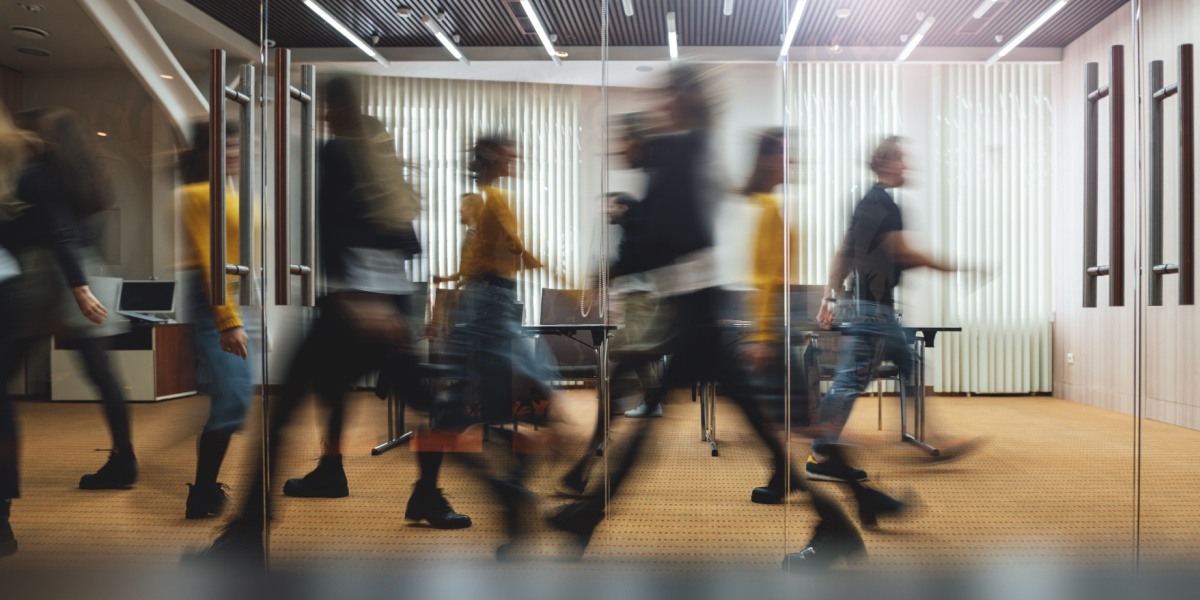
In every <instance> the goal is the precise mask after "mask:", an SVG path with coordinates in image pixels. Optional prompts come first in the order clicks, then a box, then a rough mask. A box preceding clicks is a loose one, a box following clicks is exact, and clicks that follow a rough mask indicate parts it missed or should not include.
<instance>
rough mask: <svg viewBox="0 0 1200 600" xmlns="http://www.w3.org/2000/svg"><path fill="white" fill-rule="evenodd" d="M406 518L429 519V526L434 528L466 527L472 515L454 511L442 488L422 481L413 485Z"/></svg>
mask: <svg viewBox="0 0 1200 600" xmlns="http://www.w3.org/2000/svg"><path fill="white" fill-rule="evenodd" d="M404 518H405V519H408V520H410V521H418V522H419V521H428V522H429V526H430V527H433V528H434V529H465V528H467V527H470V526H471V517H468V516H467V515H464V514H461V513H457V512H454V508H453V507H451V506H450V501H449V500H446V496H445V495H444V494H442V490H440V489H438V488H436V487H433V486H432V485H426V484H424V483H422V482H420V481H418V482H417V484H416V485H415V486H413V493H412V496H409V498H408V507H407V508H406V509H405V510H404Z"/></svg>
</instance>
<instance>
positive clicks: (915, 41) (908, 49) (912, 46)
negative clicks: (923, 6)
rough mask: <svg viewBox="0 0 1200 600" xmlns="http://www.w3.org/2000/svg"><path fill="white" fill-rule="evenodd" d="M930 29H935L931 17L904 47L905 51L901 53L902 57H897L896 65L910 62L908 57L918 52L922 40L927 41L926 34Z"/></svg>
mask: <svg viewBox="0 0 1200 600" xmlns="http://www.w3.org/2000/svg"><path fill="white" fill-rule="evenodd" d="M930 27H933V17H929V18H928V19H925V22H924V23H921V27H920V28H918V29H917V32H916V33H914V34H913V36H912V38H910V39H909V40H908V45H907V46H905V47H904V50H903V51H902V52H901V53H900V56H897V57H896V64H900V63H902V62H904V61H906V60H908V55H910V54H912V53H913V50H916V49H917V46H919V45H921V40H923V39H925V34H926V33H929V28H930Z"/></svg>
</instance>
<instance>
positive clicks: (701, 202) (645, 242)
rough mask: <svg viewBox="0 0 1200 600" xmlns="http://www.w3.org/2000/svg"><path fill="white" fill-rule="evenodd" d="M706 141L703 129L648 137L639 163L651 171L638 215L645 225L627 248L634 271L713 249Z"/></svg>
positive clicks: (711, 207)
mask: <svg viewBox="0 0 1200 600" xmlns="http://www.w3.org/2000/svg"><path fill="white" fill-rule="evenodd" d="M708 143H709V135H708V132H707V131H706V130H703V129H693V130H691V131H686V132H681V133H671V134H666V135H660V136H655V137H653V138H650V139H648V140H646V142H645V145H644V146H643V148H642V153H641V155H642V159H641V164H640V165H639V166H641V167H643V168H644V169H645V170H646V173H647V175H649V182H648V183H647V185H646V198H645V200H643V201H642V202H641V209H642V212H641V215H640V218H642V219H644V221H643V223H644V226H645V229H644V231H643V232H642V233H641V234H640V235H638V236H637V238H639V239H637V240H635V242H634V244H636V245H634V246H630V247H629V252H631V253H634V254H636V255H637V257H638V258H637V264H635V265H632V266H631V268H633V269H635V270H634V271H632V272H641V271H647V270H650V269H655V268H658V267H662V266H665V265H669V264H672V263H674V262H676V261H677V260H678V259H679V258H681V257H683V256H685V255H687V254H689V253H692V252H695V251H697V250H702V249H704V248H709V247H712V245H713V222H712V212H713V208H714V207H713V206H712V203H711V202H710V201H709V200H708V199H709V198H710V197H711V194H712V193H713V191H714V190H710V189H706V186H707V181H708V177H707V175H708V174H707V173H705V172H704V169H705V168H706V165H705V159H706V157H707V156H708ZM631 210H632V209H631ZM622 252H623V253H624V250H623V251H622Z"/></svg>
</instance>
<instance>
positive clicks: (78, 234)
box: [0, 108, 138, 490]
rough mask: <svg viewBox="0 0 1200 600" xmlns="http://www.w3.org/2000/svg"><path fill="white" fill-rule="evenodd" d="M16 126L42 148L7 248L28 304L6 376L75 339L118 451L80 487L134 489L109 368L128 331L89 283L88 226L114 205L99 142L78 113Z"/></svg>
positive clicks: (23, 120)
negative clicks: (26, 359)
mask: <svg viewBox="0 0 1200 600" xmlns="http://www.w3.org/2000/svg"><path fill="white" fill-rule="evenodd" d="M17 125H18V126H19V127H21V128H22V129H25V130H26V131H29V132H31V133H32V134H33V135H35V136H36V137H37V139H38V140H39V141H38V143H37V145H36V148H35V150H34V156H33V158H32V160H31V161H30V163H29V164H28V165H27V166H26V167H25V169H24V171H22V173H21V176H20V179H19V180H18V182H17V190H16V195H17V198H18V199H20V200H21V201H22V202H25V203H27V204H28V205H29V206H30V208H29V210H28V211H27V212H26V214H24V215H22V216H21V222H22V226H21V227H19V228H14V229H15V230H16V231H14V233H15V236H14V239H11V240H9V241H8V242H7V243H9V244H11V246H10V247H15V248H16V250H15V251H14V254H16V255H17V256H18V258H19V259H20V262H21V269H22V275H21V277H20V279H21V281H20V290H21V291H19V292H17V294H18V295H19V296H21V297H18V298H15V300H16V301H18V302H20V303H21V308H20V309H19V311H18V312H19V314H21V315H22V318H21V320H20V323H19V328H18V330H17V331H15V332H14V337H13V339H14V340H15V341H16V343H15V346H13V347H12V349H11V353H6V356H5V357H4V361H5V363H4V364H3V365H0V373H2V374H10V373H12V370H13V369H14V368H15V361H19V360H20V358H19V357H20V355H21V353H22V352H21V350H22V348H24V347H25V346H26V345H27V343H28V342H29V341H30V340H33V339H35V338H37V337H41V336H44V335H49V334H58V335H59V336H60V337H63V338H69V339H70V340H71V343H72V344H73V345H75V347H76V348H77V349H78V350H79V355H80V358H81V359H82V360H83V365H84V368H85V369H86V371H87V374H88V378H89V379H91V381H92V384H93V385H95V386H96V388H97V389H98V390H99V392H100V398H101V401H102V403H103V408H104V416H105V419H106V420H107V422H108V428H109V431H110V433H111V435H112V443H113V448H112V451H111V453H110V454H109V458H108V462H106V463H105V464H104V466H102V467H101V468H100V469H99V470H98V471H96V472H95V473H92V474H89V475H84V476H83V477H81V478H80V480H79V487H80V488H81V489H86V490H100V489H125V488H129V487H130V486H132V485H133V484H134V483H135V482H136V481H137V472H138V468H137V459H136V458H135V457H134V453H133V442H132V439H131V435H130V428H129V410H128V407H127V406H126V404H125V394H124V392H123V391H122V389H121V385H120V384H119V383H118V382H117V378H116V375H115V374H114V373H113V371H112V369H111V367H110V365H109V360H108V352H107V349H106V348H107V341H106V339H105V338H106V337H108V336H112V335H115V334H117V333H121V332H122V331H123V329H122V325H126V324H125V323H123V322H121V321H117V320H108V310H107V309H106V308H105V307H104V305H103V304H101V303H100V301H98V300H97V299H96V297H95V296H93V295H92V292H91V288H90V287H89V286H88V278H87V271H89V270H91V269H90V268H89V267H90V266H91V265H92V264H94V263H96V262H98V261H99V259H98V258H97V252H96V250H95V247H94V242H95V239H94V234H93V232H92V228H91V227H90V226H89V223H88V221H89V218H90V217H91V216H92V215H94V214H96V213H98V212H100V211H102V210H104V209H106V208H108V207H109V206H111V205H112V203H113V198H112V193H111V191H110V189H109V186H108V181H107V180H106V178H105V177H104V175H103V173H102V171H101V168H100V159H99V156H97V154H96V150H95V148H94V146H93V143H92V141H93V140H94V137H95V136H92V135H89V134H88V133H87V131H86V130H85V128H84V127H83V123H82V122H80V120H79V118H78V117H77V116H76V115H75V114H74V113H72V112H70V111H68V110H66V109H61V108H42V109H35V110H29V111H25V112H22V113H20V114H18V115H17ZM106 321H107V323H106ZM5 381H7V379H5Z"/></svg>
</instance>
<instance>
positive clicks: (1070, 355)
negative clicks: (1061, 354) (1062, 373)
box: [1067, 352, 1075, 365]
mask: <svg viewBox="0 0 1200 600" xmlns="http://www.w3.org/2000/svg"><path fill="white" fill-rule="evenodd" d="M1067 364H1068V365H1073V364H1075V353H1074V352H1068V353H1067Z"/></svg>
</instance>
